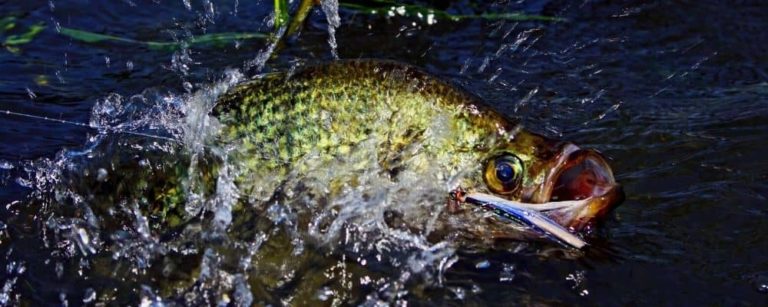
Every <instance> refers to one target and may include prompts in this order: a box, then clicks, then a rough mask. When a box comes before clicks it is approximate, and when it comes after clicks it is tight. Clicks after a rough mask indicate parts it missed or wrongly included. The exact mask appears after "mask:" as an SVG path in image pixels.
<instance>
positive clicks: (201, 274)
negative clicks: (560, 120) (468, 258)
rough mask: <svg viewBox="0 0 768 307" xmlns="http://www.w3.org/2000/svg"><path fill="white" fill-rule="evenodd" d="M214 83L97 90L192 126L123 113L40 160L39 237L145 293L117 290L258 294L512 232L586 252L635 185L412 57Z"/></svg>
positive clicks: (418, 267)
mask: <svg viewBox="0 0 768 307" xmlns="http://www.w3.org/2000/svg"><path fill="white" fill-rule="evenodd" d="M216 84H217V85H215V86H212V89H206V90H203V91H202V92H203V94H202V95H201V96H193V97H191V98H190V97H186V98H188V99H186V100H185V101H186V102H187V103H188V104H189V105H192V106H191V107H188V109H182V110H179V111H175V112H170V113H172V114H170V115H169V114H167V113H169V112H167V109H166V108H165V107H164V106H161V107H158V109H160V110H163V111H164V112H163V114H160V115H154V114H153V113H148V114H149V115H147V113H145V112H143V111H142V109H140V107H141V106H142V105H138V106H137V105H134V104H125V105H103V106H102V105H97V106H96V107H95V109H96V110H97V111H98V110H102V109H103V110H107V111H110V112H112V111H115V110H117V111H119V110H125V111H126V112H127V113H126V114H128V115H131V116H149V117H140V118H141V120H139V123H144V122H151V121H152V120H157V119H161V120H162V119H166V118H172V119H176V120H173V121H171V122H172V123H175V122H177V121H178V122H182V123H181V124H180V127H186V128H184V129H187V130H184V133H182V134H181V137H179V138H178V139H177V138H168V137H162V138H157V137H150V136H151V135H150V133H145V132H147V131H139V133H119V132H120V131H122V130H123V129H125V128H123V127H126V126H128V127H129V126H130V125H127V124H126V125H120V126H119V127H121V128H120V130H116V129H112V130H109V129H107V130H104V131H103V132H102V131H101V130H100V133H99V134H97V135H94V136H93V137H92V138H89V139H90V140H92V141H90V142H89V143H88V145H87V146H86V147H85V148H83V149H81V150H70V151H64V152H62V154H60V155H58V156H57V158H56V159H54V160H44V161H42V163H41V164H40V166H39V167H38V168H37V169H38V171H36V172H35V173H32V178H30V182H31V184H30V186H34V187H36V190H35V192H33V193H32V195H31V196H30V199H29V201H28V202H27V203H25V205H23V206H21V205H16V206H17V208H19V210H22V211H23V212H22V213H20V215H19V216H23V217H29V218H30V220H31V219H32V218H33V217H44V221H45V222H44V223H27V222H24V221H26V220H22V221H21V223H24V225H29V227H39V228H40V229H37V230H30V231H33V232H34V233H40V234H42V240H43V241H44V242H45V244H41V246H46V249H45V252H46V253H48V252H50V253H51V254H55V255H64V256H66V257H77V255H79V254H82V261H72V262H71V263H73V264H74V265H77V263H89V264H88V267H89V268H90V269H89V273H88V274H89V275H88V276H89V277H90V278H92V279H93V280H109V281H113V282H114V283H110V287H113V286H114V287H115V288H114V289H113V288H110V289H112V290H110V291H115V292H120V293H133V294H126V295H127V296H126V297H125V298H121V299H118V301H120V302H128V301H131V298H132V299H133V301H135V300H136V299H138V298H137V297H135V296H137V295H138V294H137V291H135V289H137V288H138V287H139V285H149V286H150V287H151V288H152V289H153V290H154V291H156V292H157V295H159V296H161V297H163V298H170V299H172V300H178V301H180V302H181V301H183V302H186V303H188V304H192V303H196V304H210V302H209V301H207V298H206V297H207V296H205V295H202V296H201V295H199V293H201V292H202V293H208V292H206V291H214V292H216V293H218V292H220V291H235V290H234V288H233V287H235V285H240V286H237V287H238V289H240V288H242V289H245V291H247V290H248V289H250V292H251V294H252V295H253V298H254V300H255V301H258V302H282V301H279V300H278V299H277V297H279V296H286V295H288V294H287V293H290V295H288V296H290V297H292V298H293V301H294V302H320V301H318V300H319V298H318V293H320V292H321V291H332V292H334V293H337V294H339V295H354V294H351V293H355V292H354V291H349V290H350V289H352V287H370V286H371V285H370V284H367V285H364V282H366V280H372V281H373V283H374V284H375V285H376V286H374V287H375V288H379V287H380V288H381V289H398V286H397V285H398V284H401V283H403V282H404V280H408V278H409V277H408V276H411V275H413V274H422V273H426V275H425V276H427V277H428V276H438V275H439V274H441V273H440V272H443V271H444V270H445V269H447V268H448V267H450V265H451V263H452V261H456V260H455V255H456V251H457V250H467V251H483V250H491V249H495V248H496V247H497V245H496V244H494V243H496V242H500V241H504V242H508V241H512V242H526V243H524V244H528V243H527V242H534V241H538V242H542V244H546V245H547V246H549V245H551V243H550V242H556V244H560V245H562V247H565V248H566V249H567V250H568V251H576V252H577V253H580V252H579V251H580V249H583V248H585V247H588V246H590V245H589V241H590V240H589V238H588V237H587V236H586V235H585V234H588V233H589V231H590V230H591V229H593V228H594V227H595V225H597V224H599V223H600V222H601V221H602V220H605V217H606V216H607V215H608V213H609V212H611V210H613V209H614V208H615V207H616V206H618V205H619V203H620V202H621V201H622V199H623V197H624V196H623V195H624V194H623V191H622V188H621V185H620V184H619V183H617V182H616V180H615V178H614V176H613V172H612V169H611V167H610V166H609V164H608V162H607V161H606V158H604V157H603V155H602V154H600V153H599V152H598V151H597V150H594V149H589V148H581V147H578V146H577V145H576V144H573V143H572V142H567V141H561V140H556V139H551V138H547V137H544V136H542V135H541V134H537V133H535V132H533V131H529V130H528V129H526V128H524V127H523V126H522V125H521V124H520V122H519V121H517V120H515V119H514V118H512V117H511V116H508V115H506V114H502V113H499V112H497V111H495V110H494V109H493V108H492V107H491V106H489V104H487V103H486V102H484V101H483V100H482V99H481V98H479V97H478V96H476V95H474V94H472V93H470V92H469V91H467V90H465V89H463V88H462V87H461V86H459V85H457V84H454V83H452V82H451V81H446V80H444V79H442V78H440V77H437V76H434V75H432V74H430V73H428V72H425V71H424V70H422V69H421V68H418V67H416V66H412V65H409V64H404V63H400V62H394V61H387V60H367V59H362V60H338V61H332V62H328V63H321V64H312V65H304V66H300V67H296V68H295V69H288V70H286V71H278V72H272V73H266V74H262V75H258V76H255V77H253V78H250V79H248V80H244V81H238V82H234V81H232V82H231V83H229V82H222V84H224V85H218V84H219V83H216ZM201 97H202V98H201ZM117 101H118V102H120V100H117ZM164 101H166V100H164ZM201 101H203V102H204V103H200V102H201ZM123 102H125V101H123ZM104 103H106V102H104ZM195 103H199V104H200V106H197V107H199V109H194V108H193V107H195V106H196V105H195ZM171 110H172V111H173V110H175V109H171ZM97 113H98V112H97ZM120 114H122V113H118V115H120ZM173 114H177V115H179V116H180V118H178V119H177V118H176V117H173ZM97 119H98V118H97ZM129 120H130V119H129ZM97 122H98V120H97ZM130 123H131V122H129V124H130ZM163 125H169V123H168V122H163V123H159V126H163ZM171 127H173V126H171ZM171 135H172V136H173V135H174V134H171ZM25 227H27V226H25ZM560 245H555V247H554V248H560V247H561V246H560ZM48 246H50V250H51V251H49V250H48ZM502 246H504V245H502ZM451 259H454V260H451ZM75 271H76V270H72V272H75ZM129 272H130V273H129ZM433 273H434V274H433ZM334 276H335V277H334ZM340 276H341V277H340ZM344 276H346V277H344ZM393 276H395V277H393ZM233 282H234V283H233ZM246 283H247V285H248V286H247V287H246V286H245V285H244V284H246ZM242 289H241V290H242ZM38 290H39V291H44V289H36V290H35V291H38ZM52 291H58V290H55V289H54V290H52ZM238 291H240V290H238ZM397 291H399V290H397ZM235 292H237V291H235ZM211 293H213V292H211ZM50 295H54V296H56V295H58V292H52V293H51V294H50ZM131 295H133V296H131ZM142 295H144V294H142ZM188 299H189V300H191V301H188ZM343 299H344V300H350V301H355V300H359V299H363V298H355V297H354V296H351V297H346V296H345V298H343ZM190 302H192V303H190Z"/></svg>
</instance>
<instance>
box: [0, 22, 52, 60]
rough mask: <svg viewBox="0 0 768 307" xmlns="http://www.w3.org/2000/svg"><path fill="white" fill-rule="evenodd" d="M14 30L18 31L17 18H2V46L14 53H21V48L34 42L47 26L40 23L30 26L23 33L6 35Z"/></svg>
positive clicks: (0, 34)
mask: <svg viewBox="0 0 768 307" xmlns="http://www.w3.org/2000/svg"><path fill="white" fill-rule="evenodd" d="M14 29H18V28H17V27H16V17H15V16H6V17H3V18H0V45H2V46H3V47H5V49H7V50H8V51H10V52H12V53H18V52H19V51H20V49H19V46H21V45H25V44H28V43H30V42H32V40H33V39H35V37H37V35H38V34H40V32H42V31H43V30H44V29H45V24H44V23H42V22H38V23H35V24H33V25H31V26H29V27H28V28H27V29H26V30H25V31H23V32H20V33H17V34H10V35H6V33H9V32H14V31H13V30H14ZM16 32H18V31H16Z"/></svg>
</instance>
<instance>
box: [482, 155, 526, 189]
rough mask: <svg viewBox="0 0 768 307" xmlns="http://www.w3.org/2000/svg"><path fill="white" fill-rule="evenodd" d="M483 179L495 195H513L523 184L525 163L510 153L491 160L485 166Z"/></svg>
mask: <svg viewBox="0 0 768 307" xmlns="http://www.w3.org/2000/svg"><path fill="white" fill-rule="evenodd" d="M483 179H484V180H485V184H486V185H487V186H488V189H490V190H491V191H493V192H494V193H498V194H511V193H513V192H515V191H516V190H517V189H518V188H519V186H520V183H521V182H522V179H523V161H521V160H520V158H518V157H517V156H515V155H513V154H510V153H504V154H501V155H499V156H496V157H495V158H492V159H489V160H488V162H486V164H485V172H484V174H483Z"/></svg>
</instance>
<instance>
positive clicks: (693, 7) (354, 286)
mask: <svg viewBox="0 0 768 307" xmlns="http://www.w3.org/2000/svg"><path fill="white" fill-rule="evenodd" d="M178 2H179V3H168V4H165V3H163V4H160V3H142V4H140V3H134V2H131V1H126V2H121V3H106V2H105V3H101V2H98V3H84V2H78V1H74V2H66V3H60V2H54V1H51V2H49V3H42V4H40V3H37V4H35V3H6V4H2V7H3V10H2V11H3V12H7V14H13V15H14V16H16V17H17V22H16V23H17V24H18V25H17V26H15V27H16V28H14V29H13V31H22V30H19V29H26V28H29V27H30V26H31V25H34V24H36V23H38V22H44V23H45V25H46V26H47V29H46V30H44V31H43V32H41V34H39V36H38V37H37V38H36V39H35V40H34V41H33V42H32V43H29V44H26V45H22V46H20V47H18V48H17V50H10V49H7V50H5V51H0V62H1V63H2V66H3V67H4V74H3V75H2V76H0V106H2V108H4V109H9V110H12V111H16V112H24V113H31V114H37V115H42V116H48V117H52V118H59V119H63V120H70V121H76V122H81V123H89V124H90V125H92V126H94V127H100V128H101V129H100V130H99V129H91V128H84V127H78V126H71V125H61V124H58V123H52V122H40V121H32V120H30V119H28V118H20V117H9V116H3V117H0V118H2V119H0V120H2V123H3V125H2V128H0V137H1V138H2V140H3V142H2V144H0V182H1V183H2V185H3V188H2V189H0V200H2V204H3V207H2V208H3V209H2V210H0V216H1V217H2V219H1V220H0V259H2V261H0V263H1V264H3V265H2V267H3V268H4V269H3V273H2V274H0V283H2V284H3V287H2V288H0V302H2V304H6V303H14V302H29V303H33V304H59V303H64V302H67V303H69V304H76V305H78V304H81V302H83V303H93V302H116V303H119V304H128V303H130V304H138V303H150V302H166V303H169V302H176V303H188V304H192V303H205V304H226V303H234V304H238V305H249V304H252V303H273V304H288V303H307V302H326V303H329V304H330V303H332V302H349V303H354V304H362V303H366V304H375V303H390V304H401V303H404V302H406V301H410V302H413V303H426V304H429V303H433V304H446V303H470V304H471V303H476V304H494V303H499V302H505V303H506V302H509V303H513V304H514V303H518V304H538V303H544V304H556V303H563V302H565V303H581V304H592V303H603V304H606V303H607V304H616V303H619V304H621V303H645V304H653V303H659V302H662V300H663V302H670V301H674V302H686V303H690V302H707V303H711V302H717V303H720V304H726V305H733V304H744V303H750V302H760V301H761V300H765V299H766V298H765V295H766V294H765V293H766V291H768V290H766V289H768V267H766V265H765V263H764V262H765V261H764V260H763V259H762V254H761V252H762V251H763V250H765V249H766V247H768V246H766V243H764V242H766V239H768V238H766V237H765V236H766V235H765V234H766V233H768V223H766V222H765V217H766V214H768V210H766V208H765V206H764V204H765V201H766V193H767V192H768V186H766V184H765V181H766V180H765V179H768V175H766V174H768V172H767V170H768V164H767V163H766V159H765V158H764V157H763V156H762V152H764V149H766V150H768V148H766V144H765V142H764V141H763V140H764V138H765V135H764V134H765V131H768V129H767V128H768V127H767V126H766V124H765V123H766V118H768V73H767V72H766V67H765V65H762V63H768V58H766V56H767V55H768V52H767V51H768V49H767V48H766V45H765V43H764V42H765V41H768V37H766V33H765V32H764V31H762V29H764V28H765V25H766V24H765V20H768V19H766V16H765V15H766V12H768V10H766V7H765V6H764V5H763V4H761V3H754V4H752V3H740V4H739V5H724V4H719V3H708V2H697V3H695V4H686V5H680V4H667V3H646V2H638V3H623V4H611V3H603V2H562V3H561V2H559V1H537V2H530V3H528V2H522V3H507V2H500V3H493V4H490V5H488V6H487V7H485V6H484V7H475V6H473V5H462V4H460V3H459V4H452V5H449V6H447V7H439V9H442V10H446V11H448V12H452V13H455V14H473V13H477V11H484V10H491V11H494V10H495V11H503V12H512V11H523V12H525V13H528V14H535V15H545V16H556V17H560V18H562V19H564V21H560V22H547V21H513V20H483V19H470V20H462V21H449V20H438V21H437V22H433V21H428V20H427V18H426V17H424V18H418V16H417V17H413V16H411V17H408V16H400V15H398V14H393V16H389V17H384V16H380V15H371V14H368V13H365V12H359V11H355V10H352V9H349V8H344V5H343V3H342V5H341V7H342V8H341V10H340V11H338V13H339V16H338V17H339V18H340V20H341V26H339V27H338V28H337V29H335V30H332V29H334V27H330V28H329V27H328V26H327V25H328V23H331V24H333V23H335V18H336V16H334V14H333V13H335V12H336V11H337V10H336V9H335V6H336V4H335V3H334V2H335V1H327V2H325V3H324V5H323V7H322V9H320V8H318V9H317V10H316V11H315V12H313V14H312V15H311V17H310V20H309V22H308V24H307V25H306V27H305V28H304V30H303V31H302V33H301V36H299V37H298V38H295V39H292V40H289V41H288V42H287V44H286V46H285V49H283V50H282V51H281V52H280V53H279V54H278V55H277V56H276V57H273V58H272V59H269V56H265V53H263V52H264V50H269V49H270V48H267V45H266V42H264V41H258V40H243V41H238V42H232V43H231V44H225V45H224V46H223V47H211V46H205V45H200V46H196V45H192V46H189V47H188V48H182V49H178V50H156V49H151V48H148V47H147V46H145V45H141V44H130V43H119V42H101V43H85V42H83V41H78V40H74V39H72V38H68V37H67V36H65V35H61V34H59V33H58V32H57V30H56V29H57V28H60V27H67V28H76V29H86V30H93V31H95V32H99V33H108V34H110V35H114V36H119V37H130V38H132V39H136V40H140V41H173V40H174V39H176V40H180V41H184V40H190V39H191V38H192V37H194V36H199V35H203V34H205V33H220V32H255V31H261V32H265V31H268V30H269V25H268V23H269V19H270V16H269V15H270V13H271V12H270V10H271V6H270V5H267V4H253V3H241V2H238V1H234V2H226V3H225V2H216V1H203V2H199V3H198V2H194V1H191V2H190V1H178ZM476 10H477V11H476ZM4 14H6V13H4ZM1 17H2V16H0V18H1ZM334 31H335V35H334ZM9 33H10V32H9ZM14 33H15V32H14ZM0 34H2V33H0ZM2 35H5V34H2ZM329 35H330V36H329ZM329 37H330V38H329ZM334 37H335V38H334ZM182 45H183V44H182ZM335 45H337V46H336V47H334V46H335ZM4 47H5V46H4ZM336 55H338V57H339V58H357V57H380V58H391V59H398V60H401V61H405V62H409V63H414V64H417V65H419V66H422V67H425V68H426V69H427V70H429V71H430V72H432V73H435V74H437V75H440V76H443V77H445V78H451V79H454V80H455V81H457V82H459V83H461V84H463V85H464V86H465V87H466V88H468V89H469V90H470V91H471V92H473V93H476V94H478V95H480V96H482V97H483V98H484V99H485V100H486V101H488V102H489V104H491V105H492V106H493V107H494V108H495V109H497V110H500V111H502V112H505V113H508V114H511V115H514V116H516V117H520V118H521V119H523V121H524V122H525V123H526V125H527V127H529V128H531V129H533V130H537V131H540V132H542V133H545V134H549V135H553V136H557V137H560V138H564V139H569V140H574V141H576V142H577V143H580V144H583V145H587V146H590V147H594V148H597V149H600V150H601V151H602V152H603V153H604V154H605V155H606V156H607V157H610V158H611V159H612V161H611V164H612V165H613V167H614V172H615V174H616V175H617V180H618V181H620V182H622V183H623V184H624V186H625V191H626V193H627V197H628V199H627V201H625V203H624V204H623V205H622V206H620V207H619V208H618V209H617V210H616V211H614V213H613V214H612V215H611V216H610V218H609V219H608V220H607V221H606V223H605V225H603V227H601V228H600V229H599V230H598V232H597V233H596V234H595V235H594V236H592V237H591V238H590V240H591V241H590V242H591V243H592V245H593V246H594V248H593V249H590V250H588V251H586V252H584V253H574V252H573V251H569V250H566V249H563V248H560V247H558V246H554V245H551V244H547V243H544V242H499V243H497V244H495V245H493V246H490V247H489V246H487V245H482V244H479V246H466V247H462V248H458V249H457V248H455V247H454V246H452V245H451V244H448V243H446V242H445V241H439V242H434V241H430V240H428V238H427V237H426V236H424V235H423V233H420V232H414V231H410V230H408V229H398V228H395V227H389V226H388V224H387V223H391V222H392V220H397V218H398V217H397V216H393V213H391V212H385V210H384V209H383V208H385V206H381V205H380V204H382V203H400V204H408V205H410V206H412V207H410V210H426V211H428V210H432V208H431V207H430V205H424V204H432V205H435V206H437V205H439V204H440V202H441V201H442V200H443V195H442V192H441V191H443V190H444V187H442V186H437V183H435V182H430V181H425V180H421V179H422V178H415V177H414V178H407V177H405V179H404V180H401V181H399V182H394V183H393V182H391V181H387V180H383V179H382V178H381V177H379V176H366V175H365V174H367V173H366V172H370V173H371V174H373V173H377V170H376V168H377V167H378V165H377V164H376V163H371V162H372V161H369V160H370V159H368V158H370V156H367V155H366V154H365V153H367V152H370V151H366V150H365V148H361V149H360V150H359V151H356V152H357V153H358V154H357V155H351V156H350V157H349V160H342V161H331V162H328V163H327V164H325V165H322V166H321V167H319V166H318V167H317V168H316V169H317V170H318V171H317V173H316V174H313V176H312V178H313V180H311V181H302V182H300V183H299V182H293V183H291V184H286V185H285V186H286V187H291V186H293V187H295V186H297V185H299V184H300V185H302V186H303V188H302V189H285V190H282V191H279V192H278V193H275V195H274V200H275V201H274V202H266V203H264V204H262V205H259V207H254V208H249V209H250V210H251V211H252V212H260V213H261V215H259V217H260V218H252V216H246V215H237V214H234V215H233V214H232V212H237V210H238V209H241V208H233V206H235V207H236V206H238V205H239V204H238V203H237V202H236V200H235V198H236V195H238V193H237V186H236V185H234V184H233V180H234V179H233V175H234V174H235V173H236V172H237V168H236V167H235V166H234V165H233V164H230V163H226V162H225V161H228V160H227V157H228V154H229V153H230V150H231V148H222V147H217V146H210V145H207V144H210V139H211V138H212V137H213V136H215V135H216V133H217V131H218V130H217V129H218V128H219V127H218V126H217V124H216V121H215V120H214V119H212V118H210V117H209V116H208V114H209V111H210V110H211V108H212V107H213V103H214V102H215V98H216V97H217V96H218V95H219V94H220V93H222V92H224V91H225V90H226V89H227V88H228V87H230V86H232V85H233V84H235V83H237V82H238V81H240V80H243V79H245V78H248V77H250V76H252V75H253V74H254V73H256V72H255V71H254V69H253V67H259V66H260V65H255V66H254V65H253V63H256V62H259V61H260V60H259V59H261V61H266V60H269V61H268V62H266V63H267V67H266V68H265V69H266V70H270V69H277V70H286V69H290V67H291V66H292V65H293V64H294V63H296V62H306V63H314V62H317V61H320V60H324V59H331V58H334V57H336ZM254 61H256V62H254ZM117 130H119V131H133V132H141V133H145V134H150V135H156V136H160V137H163V138H168V137H170V138H173V139H176V140H179V141H168V140H166V139H161V138H152V137H142V136H137V135H130V134H125V133H114V131H117ZM100 131H101V132H103V133H99V132H100ZM366 163H369V164H366ZM349 165H357V166H358V167H359V168H357V169H350V168H349V167H348V166H349ZM212 169H215V171H211V170H212ZM327 170H333V172H334V173H333V174H334V175H335V176H338V175H339V174H343V173H344V172H358V171H360V170H364V171H363V172H362V173H361V174H356V176H355V177H357V178H360V180H361V182H359V183H358V184H359V185H358V186H359V187H367V188H366V189H354V188H347V189H345V190H342V191H340V192H339V193H338V194H336V195H337V196H335V197H334V198H333V199H319V198H316V194H320V193H318V192H317V191H324V190H327V189H329V188H330V187H329V180H324V178H329V177H328V176H329V173H328V172H327ZM323 171H325V173H323ZM179 178H183V179H179ZM211 182H216V185H211V184H209V183H211ZM210 186H215V187H216V189H209V188H206V187H210ZM173 189H177V190H173ZM313 193H314V194H313ZM179 200H183V201H179ZM313 201H314V202H324V205H325V206H328V207H329V208H335V210H336V211H334V212H333V214H330V213H328V214H327V215H324V214H315V215H313V214H307V212H312V211H308V209H307V208H308V206H311V205H312V202H313ZM158 203H161V204H162V203H179V204H183V205H182V206H158V205H154V206H153V205H152V204H158ZM401 209H405V208H401ZM401 211H403V212H408V211H407V210H401ZM420 214H423V215H424V216H428V212H427V213H420ZM424 223H425V225H428V224H429V220H425V221H424ZM334 304H335V303H334Z"/></svg>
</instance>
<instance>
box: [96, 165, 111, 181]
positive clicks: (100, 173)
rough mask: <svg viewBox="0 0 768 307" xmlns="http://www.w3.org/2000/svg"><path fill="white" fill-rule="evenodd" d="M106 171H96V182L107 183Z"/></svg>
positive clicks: (100, 169) (101, 169)
mask: <svg viewBox="0 0 768 307" xmlns="http://www.w3.org/2000/svg"><path fill="white" fill-rule="evenodd" d="M107 175H108V173H107V170H105V169H103V168H99V170H98V171H96V180H97V181H99V182H106V181H107Z"/></svg>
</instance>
